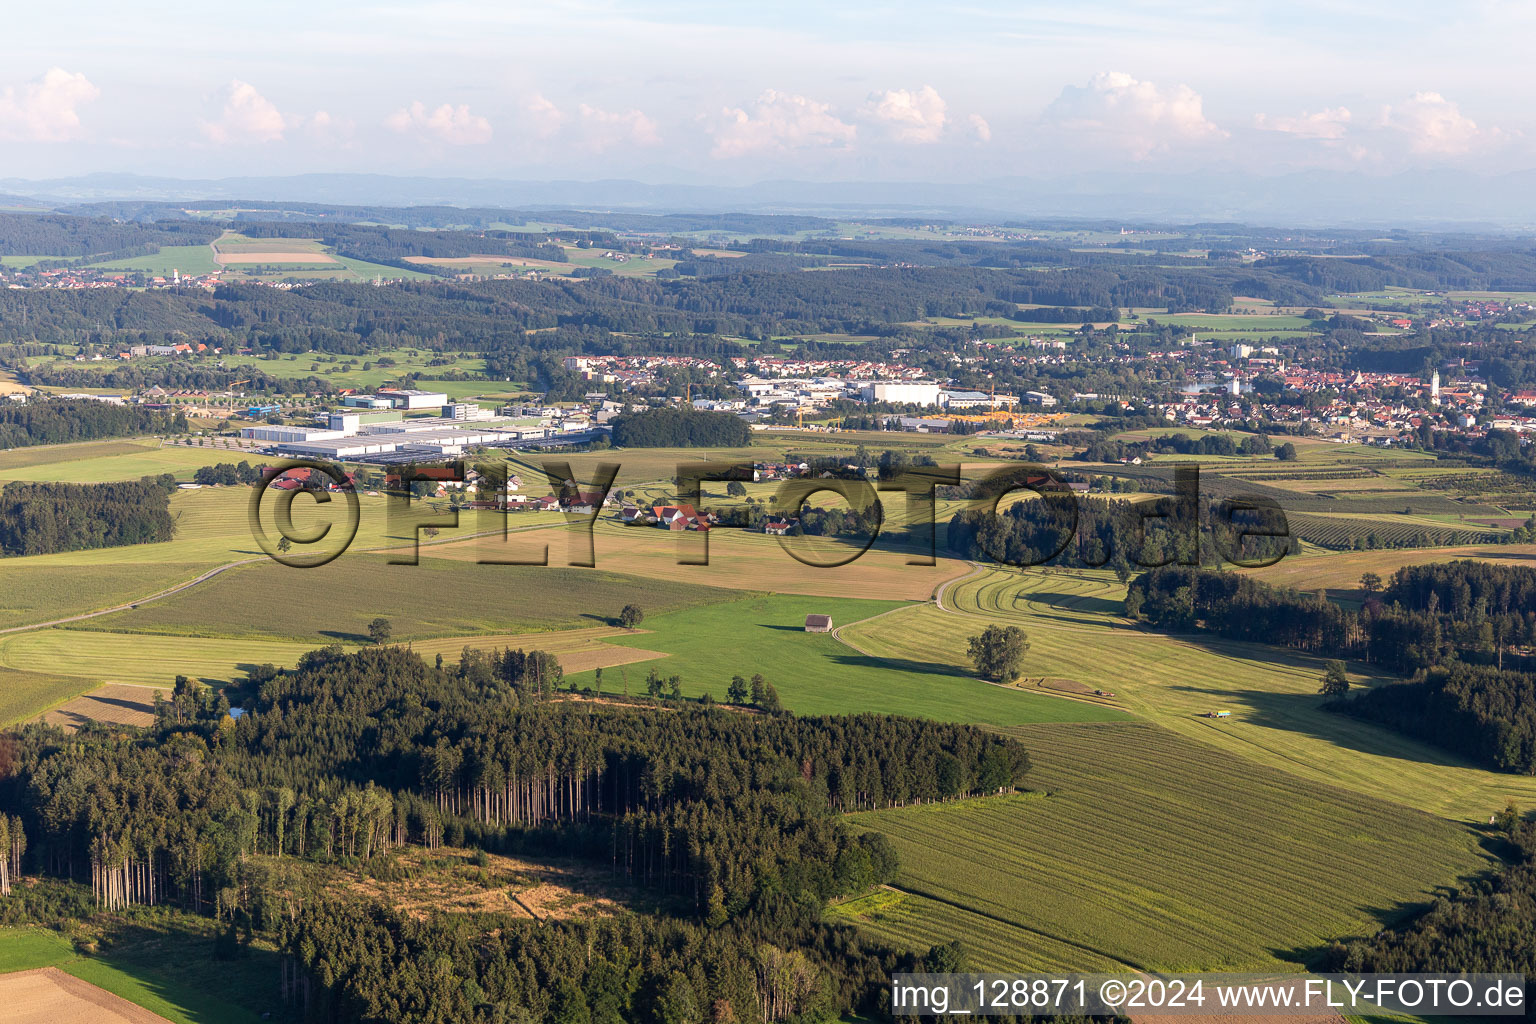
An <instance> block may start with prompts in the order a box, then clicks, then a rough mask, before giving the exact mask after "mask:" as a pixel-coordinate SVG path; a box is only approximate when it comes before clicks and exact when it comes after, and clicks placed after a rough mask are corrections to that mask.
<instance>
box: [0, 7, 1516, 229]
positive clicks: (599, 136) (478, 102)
mask: <svg viewBox="0 0 1536 1024" xmlns="http://www.w3.org/2000/svg"><path fill="white" fill-rule="evenodd" d="M1533 23H1536V13H1532V12H1530V11H1528V10H1526V9H1522V8H1519V7H1518V6H1517V5H1514V4H1509V3H1500V2H1492V0H1489V2H1480V3H1473V4H1468V5H1464V7H1463V8H1461V9H1457V10H1454V11H1447V10H1445V9H1443V8H1440V7H1434V8H1432V7H1430V6H1429V5H1428V4H1419V3H1415V4H1407V5H1403V4H1394V5H1391V6H1390V7H1389V6H1387V5H1385V4H1379V3H1358V4H1354V5H1349V6H1348V7H1347V8H1346V9H1344V10H1340V9H1339V8H1338V7H1337V6H1336V5H1330V6H1327V7H1324V6H1323V5H1320V4H1310V3H1304V4H1300V5H1297V4H1284V5H1281V4H1276V3H1259V4H1251V5H1233V4H1222V3H1203V2H1195V0H1184V2H1179V3H1172V4H1163V5H1157V6H1155V7H1154V6H1153V5H1147V4H1135V5H1129V6H1126V5H1111V4H1107V3H1088V4H1083V5H1078V6H1077V7H1075V8H1074V9H1073V10H1072V12H1070V13H1064V12H1062V11H1060V10H1057V9H1053V8H1051V7H1050V6H1048V5H1042V4H1034V3H1032V4H1026V5H1002V4H993V3H977V4H972V5H970V6H968V7H965V8H962V9H958V10H954V9H951V10H948V11H945V12H942V13H936V12H933V11H931V10H930V9H926V8H922V7H919V6H917V5H910V4H901V3H898V4H892V5H886V6H882V7H878V8H875V7H871V6H870V5H867V4H859V5H851V6H849V7H846V8H837V9H832V8H826V7H821V6H817V5H810V4H804V3H789V4H785V5H779V6H777V7H775V8H774V9H772V10H721V9H718V8H717V7H714V6H705V5H703V4H698V3H693V2H669V3H651V4H638V3H632V2H629V0H607V2H599V0H593V2H568V3H553V4H547V5H540V6H539V7H537V8H531V7H529V8H521V7H520V8H517V9H515V10H503V9H499V8H498V9H482V8H479V7H473V6H470V5H464V4H461V3H454V2H437V3H429V4H424V5H417V6H412V7H408V8H407V7H401V6H394V5H387V4H378V3H372V2H343V3H338V4H333V5H327V6H323V7H322V6H317V5H305V6H302V7H301V6H300V5H298V4H296V3H293V2H291V0H279V2H276V3H271V4H265V5H262V6H261V7H260V8H259V9H257V8H240V7H229V6H225V7H217V8H208V9H200V10H198V11H197V12H196V15H195V17H193V16H188V15H187V13H186V12H185V11H181V10H177V11H174V12H168V13H165V14H156V13H155V12H146V11H143V10H140V9H134V10H132V11H131V12H130V11H127V10H125V9H122V8H120V7H117V6H110V7H109V6H108V5H106V4H104V3H100V2H97V0H87V2H84V3H81V4H77V5H73V6H72V7H70V8H69V9H68V10H67V11H66V10H65V9H59V8H46V7H37V6H33V7H29V8H26V9H24V10H20V11H18V12H15V13H14V14H13V15H12V24H11V26H10V27H11V29H12V31H10V32H8V33H7V36H6V39H5V40H3V41H0V57H3V64H0V67H3V68H4V70H3V71H0V154H3V156H4V160H3V169H4V170H3V173H4V175H5V176H7V177H15V178H21V179H31V180H37V179H50V178H60V177H70V176H74V175H81V174H88V173H91V172H93V171H106V172H118V173H134V174H145V175H163V176H172V177H181V178H190V179H205V178H221V177H227V176H231V175H251V176H267V175H294V174H306V173H362V172H369V173H383V174H391V175H405V176H410V175H424V176H431V177H466V178H489V179H528V180H548V179H560V180H589V181H590V180H607V179H630V180H641V181H651V182H667V183H674V182H675V183H682V184H689V185H695V186H698V185H706V186H721V187H736V186H742V185H747V184H752V183H757V182H763V181H773V180H780V179H795V180H814V181H843V182H851V181H869V182H880V183H899V182H934V181H941V182H954V183H957V184H967V183H978V182H987V181H991V180H996V179H1000V178H1010V177H1016V176H1017V177H1024V178H1044V179H1058V178H1063V177H1067V176H1070V175H1074V174H1082V173H1097V172H1116V173H1127V174H1173V175H1178V174H1188V173H1194V172H1199V173H1201V174H1221V175H1229V176H1232V177H1234V178H1241V177H1244V176H1249V177H1255V178H1262V177H1268V176H1272V175H1284V174H1290V173H1298V172H1308V171H1319V172H1330V173H1335V174H1340V175H1359V176H1379V175H1395V174H1398V173H1400V172H1427V171H1436V170H1450V171H1458V172H1477V173H1480V174H1504V173H1509V172H1519V171H1525V170H1530V169H1532V168H1536V148H1533V146H1532V138H1533V131H1532V128H1533V126H1532V125H1531V124H1530V123H1529V122H1530V121H1531V119H1532V115H1531V114H1530V113H1529V112H1528V111H1527V110H1526V109H1525V108H1524V105H1523V104H1522V103H1521V102H1520V92H1519V90H1514V89H1510V88H1508V87H1507V86H1506V85H1505V84H1504V83H1501V82H1499V81H1497V80H1495V79H1493V78H1492V77H1491V76H1489V75H1488V74H1487V73H1486V69H1487V68H1489V67H1494V66H1500V65H1501V55H1502V56H1508V57H1509V60H1508V61H1507V62H1502V63H1503V64H1504V66H1511V67H1513V66H1522V65H1523V60H1524V57H1523V54H1519V53H1517V51H1518V50H1520V49H1522V48H1523V45H1524V44H1523V42H1522V41H1523V39H1524V38H1526V36H1527V34H1528V33H1527V31H1526V30H1527V29H1528V28H1529V27H1530V26H1531V25H1532V24H1533ZM145 52H153V53H155V54H156V60H155V61H154V66H153V67H152V68H146V67H145V62H144V60H143V57H142V55H143V54H144V53H145ZM1422 198H1423V199H1424V200H1425V201H1426V202H1428V201H1430V200H1432V199H1433V198H1434V197H1433V196H1431V195H1425V196H1424V197H1422Z"/></svg>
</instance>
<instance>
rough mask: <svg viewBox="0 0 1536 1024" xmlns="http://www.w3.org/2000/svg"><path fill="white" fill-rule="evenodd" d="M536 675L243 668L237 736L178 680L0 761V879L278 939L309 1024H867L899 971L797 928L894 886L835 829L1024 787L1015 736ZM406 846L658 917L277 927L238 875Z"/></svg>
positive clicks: (15, 748)
mask: <svg viewBox="0 0 1536 1024" xmlns="http://www.w3.org/2000/svg"><path fill="white" fill-rule="evenodd" d="M557 668H558V666H557V664H556V663H555V662H554V659H553V658H551V657H550V656H548V655H547V654H543V653H541V652H537V651H534V652H521V651H506V652H500V653H496V654H475V653H474V652H466V656H465V658H464V660H463V661H462V662H461V663H460V664H459V665H458V666H456V667H453V668H450V669H444V668H434V667H432V666H429V665H427V664H426V663H425V662H423V661H422V660H421V659H420V658H418V657H417V656H415V655H414V654H412V653H410V652H409V651H406V650H403V649H400V648H378V649H372V650H367V651H364V652H361V653H358V654H352V655H347V654H344V653H342V652H341V651H340V649H339V648H327V649H322V650H319V651H315V652H311V653H310V654H309V655H306V656H305V658H304V659H303V660H302V662H301V664H300V666H299V667H298V668H297V669H296V670H294V671H291V672H280V671H278V670H275V669H263V670H257V671H255V672H253V677H252V680H251V681H250V683H249V686H251V687H254V688H255V689H256V690H257V693H256V695H255V696H254V697H253V698H251V699H250V700H248V701H247V703H246V713H245V714H244V715H243V716H242V717H241V718H240V719H238V720H237V721H231V720H230V719H229V718H228V717H227V715H226V714H225V712H224V709H225V708H227V704H225V703H222V698H220V699H219V700H214V699H212V698H210V697H209V696H208V694H207V692H206V691H202V690H200V689H199V688H198V687H196V686H195V685H194V684H190V683H186V682H185V681H181V682H179V683H178V687H177V692H176V695H175V697H174V698H173V699H172V700H171V701H169V702H166V703H164V704H161V705H159V706H158V707H157V713H156V720H157V722H156V726H155V727H154V729H153V730H151V731H150V732H149V733H147V734H142V735H135V734H133V733H129V734H126V735H125V734H124V733H123V732H122V730H120V729H117V728H112V727H104V728H99V729H94V730H85V731H82V732H81V733H78V734H75V735H73V736H66V735H65V734H63V733H61V732H59V731H57V730H55V729H51V728H47V727H42V726H32V727H29V728H28V729H26V730H24V731H22V732H21V733H20V734H19V735H18V737H17V738H16V739H15V740H14V741H7V742H8V748H7V750H6V752H5V753H6V758H5V761H6V764H7V766H8V767H7V773H6V776H5V777H4V778H0V806H3V807H5V808H6V809H7V811H8V812H14V814H15V816H14V818H8V819H7V822H8V824H7V829H8V834H9V833H14V834H16V835H19V836H22V837H24V847H25V862H24V865H23V866H25V867H27V868H30V869H31V870H33V871H36V872H41V873H44V874H47V875H50V876H54V877H58V878H64V879H71V880H75V881H77V882H84V881H86V880H89V881H90V882H91V884H92V890H93V892H94V894H95V900H96V902H97V904H98V905H100V906H105V907H125V906H129V905H137V904H148V905H157V904H171V905H174V906H180V907H183V908H185V909H187V910H191V911H194V912H202V913H214V914H218V915H219V916H220V917H225V918H229V919H231V920H233V919H234V917H235V916H238V917H240V918H241V919H242V920H246V921H248V922H250V924H251V925H253V926H254V927H258V928H262V929H268V930H273V929H275V930H277V931H278V932H279V933H280V935H281V936H282V938H283V939H284V941H285V943H286V948H287V949H288V950H289V951H290V953H292V954H293V955H294V956H295V957H296V958H297V959H298V960H299V961H300V962H302V964H303V965H304V966H305V967H306V968H308V969H309V976H310V977H311V978H312V979H313V980H314V981H315V982H316V985H317V988H318V992H319V994H318V996H317V997H316V999H315V1000H314V1001H313V1003H312V1005H311V1013H312V1015H313V1019H316V1020H347V1021H350V1020H365V1019H379V1017H380V1015H382V1017H383V1018H385V1019H390V1020H402V1021H406V1020H472V1019H487V1020H492V1019H496V1020H499V1019H512V1018H508V1017H505V1016H501V1015H497V1014H495V1013H492V1012H491V1011H490V1010H488V1009H485V1008H483V1007H482V1005H481V1004H483V1003H485V1004H494V1005H499V1006H504V1007H505V1006H509V1005H513V1004H517V1005H524V1006H527V1005H540V1004H538V1001H539V1000H545V1001H549V1000H554V1001H556V1002H559V1001H561V1000H564V1001H567V1002H571V1003H575V1002H578V1001H581V1002H584V1003H585V1004H586V1005H587V1006H588V1007H589V1008H592V1009H596V1008H598V1007H605V1008H606V1009H604V1011H603V1012H604V1013H606V1014H607V1016H605V1017H604V1018H603V1019H609V1020H614V1019H626V1020H636V1019H641V1020H647V1019H656V1020H674V1019H698V1018H697V1017H690V1016H687V1015H684V1016H682V1017H677V1016H675V1015H674V1014H672V1013H670V1012H667V1013H662V1012H660V1011H656V1010H654V1009H653V1008H652V1007H651V1001H652V1000H668V999H673V1000H682V1001H684V1002H688V1001H690V1000H691V1001H692V1005H696V1006H703V1007H708V1006H712V1005H714V1004H715V1002H716V1001H717V1000H721V999H724V1000H727V1001H730V1002H731V1003H732V1004H733V1005H735V1006H737V1007H738V1009H737V1012H738V1013H740V1012H742V1009H741V1008H744V1007H752V1009H751V1010H750V1015H751V1017H752V1018H753V1019H766V1020H776V1021H777V1020H786V1019H789V1018H791V1017H793V1016H795V1015H796V1014H798V1013H801V1012H805V1011H809V1010H811V1009H830V1010H831V1011H833V1012H846V1011H850V1010H854V1009H863V1010H865V1011H871V1012H874V1011H878V1009H879V996H878V993H879V991H880V989H881V988H882V987H883V985H882V984H881V982H882V981H883V980H884V979H885V978H886V972H888V971H889V970H890V969H891V968H892V967H893V966H895V965H896V964H897V962H898V960H899V959H900V958H896V957H894V956H893V955H892V954H890V953H888V952H884V951H881V950H879V949H877V948H875V947H873V946H870V945H868V944H866V943H864V942H862V941H860V940H858V939H857V938H855V937H854V935H853V933H852V932H851V930H846V929H839V928H832V927H828V926H825V925H822V924H820V923H819V917H820V908H821V906H822V904H823V903H824V902H825V900H827V899H828V898H830V897H833V896H836V895H839V894H844V893H853V892H861V891H863V890H865V889H867V888H868V887H870V886H871V885H874V884H877V883H879V882H881V881H884V880H887V879H889V878H890V877H892V875H893V873H894V872H895V870H896V866H897V865H896V857H895V854H894V852H893V851H892V849H891V847H890V846H889V844H888V843H887V842H886V840H885V839H884V838H883V837H881V836H879V835H876V834H864V835H856V834H854V833H853V832H852V831H851V830H849V829H848V828H847V827H846V826H845V825H844V824H843V823H842V821H841V819H840V818H839V817H838V816H837V812H839V811H845V810H857V809H863V808H875V807H889V806H897V805H903V804H910V803H915V802H927V801H938V800H948V799H957V798H961V797H965V796H968V795H981V794H987V793H996V792H999V791H1005V790H1008V789H1011V788H1013V787H1014V786H1015V785H1016V784H1018V783H1019V782H1021V781H1022V780H1023V778H1024V777H1025V774H1026V773H1027V771H1028V769H1029V759H1028V756H1027V754H1026V753H1025V751H1024V750H1023V748H1022V747H1021V746H1019V744H1017V743H1016V742H1014V741H1011V740H1007V739H1004V738H1001V737H998V736H995V735H992V734H989V733H986V732H983V731H982V730H979V729H976V728H974V727H970V726H957V725H945V724H939V723H932V722H925V721H917V720H912V719H901V718H892V717H888V716H881V715H857V716H852V717H837V718H796V717H793V716H789V715H784V714H765V713H756V712H750V711H743V710H740V709H734V710H720V709H712V708H708V707H700V706H696V705H693V704H690V703H684V702H681V701H662V702H660V705H659V706H649V705H640V706H619V707H610V706H604V705H597V704H592V703H588V702H584V701H570V700H561V701H555V700H553V699H552V698H553V697H554V695H555V687H556V686H558V685H559V679H558V674H557V672H556V671H554V669H557ZM404 844H412V845H419V846H424V847H427V848H435V847H438V846H440V845H444V844H447V845H450V846H465V845H468V846H473V847H479V848H481V849H484V850H489V851H492V852H505V853H514V852H521V853H533V854H542V853H559V854H562V855H565V856H577V857H581V858H584V859H587V860H590V861H592V862H593V863H594V864H597V865H600V866H601V867H602V868H604V869H605V870H607V871H609V872H611V873H612V875H613V876H614V877H615V878H616V879H617V880H620V881H622V882H624V883H626V884H631V885H638V886H642V887H644V888H646V889H647V890H649V891H652V892H655V893H657V894H659V895H661V896H662V897H663V898H665V899H666V900H667V901H669V902H670V903H671V905H673V906H675V907H676V908H677V914H676V915H663V916H654V915H633V916H622V917H621V918H619V919H617V920H610V921H594V922H580V923H573V924H569V925H558V926H554V927H550V928H547V929H542V930H540V929H529V928H527V927H523V926H519V927H512V926H510V925H508V926H507V927H499V926H500V925H502V924H504V923H505V922H500V921H494V922H489V923H488V922H486V921H484V920H481V919H479V918H476V919H474V921H470V920H467V919H453V918H451V917H450V918H446V919H435V920H434V921H433V922H432V923H429V924H418V923H414V922H409V921H405V920H401V919H397V918H395V917H394V916H393V915H391V914H389V913H387V912H385V911H383V910H379V909H368V908H360V907H357V906H356V905H349V904H346V903H345V902H344V901H342V902H335V903H332V902H324V901H322V902H320V903H307V904H305V905H304V907H303V908H302V910H299V909H296V908H295V907H294V904H293V901H292V900H291V899H290V898H289V897H288V896H287V895H285V893H286V892H287V890H286V889H285V888H284V883H283V882H282V881H281V879H279V878H277V877H276V876H274V875H273V874H272V873H271V872H270V871H269V870H268V869H267V868H265V867H264V866H263V861H262V859H261V858H264V857H271V858H276V857H298V858H308V859H311V860H319V861H324V862H336V861H346V862H348V863H356V862H367V861H369V860H370V859H371V858H372V857H374V856H377V855H378V854H380V853H382V852H385V851H388V850H391V849H394V848H397V847H399V846H401V845H404ZM698 923H702V924H703V925H704V926H705V927H703V928H701V927H698ZM624 950H629V951H630V952H624ZM578 951H582V952H581V955H580V957H579V959H580V961H581V966H580V967H577V966H576V965H575V964H574V963H573V962H572V961H571V958H572V957H574V956H576V955H577V953H578ZM599 951H601V952H599ZM445 957H446V958H447V960H446V962H447V963H448V964H450V965H451V966H449V967H444V966H441V965H442V964H443V963H444V962H445V961H444V958H445ZM907 962H908V963H909V964H910V963H911V961H907ZM513 965H516V969H515V970H512V969H511V967H512V966H513ZM727 965H728V966H727ZM559 977H564V978H565V981H564V982H560V981H558V980H557V978H559ZM680 978H681V979H682V980H679V979H680ZM562 986H564V987H562ZM570 986H574V989H573V988H571V987H570ZM612 1000H617V1002H612ZM754 1000H757V1002H754ZM543 1005H546V1006H547V1003H546V1004H543ZM486 1014H490V1015H489V1016H486ZM532 1019H543V1018H542V1016H540V1015H539V1014H535V1015H534V1017H533V1018H532ZM583 1019H585V1018H583Z"/></svg>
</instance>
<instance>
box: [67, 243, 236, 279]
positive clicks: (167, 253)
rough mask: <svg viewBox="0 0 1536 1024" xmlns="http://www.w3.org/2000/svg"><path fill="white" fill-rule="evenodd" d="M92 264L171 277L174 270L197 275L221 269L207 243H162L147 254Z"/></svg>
mask: <svg viewBox="0 0 1536 1024" xmlns="http://www.w3.org/2000/svg"><path fill="white" fill-rule="evenodd" d="M91 266H93V267H95V268H97V269H99V270H126V271H130V272H131V271H139V272H140V273H144V274H151V275H155V276H159V277H169V276H171V272H172V271H174V270H179V271H181V272H182V273H183V274H191V275H193V276H197V275H201V274H213V273H216V272H217V271H218V269H219V264H218V263H217V262H216V261H215V260H214V258H213V250H212V249H210V248H209V247H208V246H206V245H162V246H161V247H160V251H159V252H154V253H150V254H149V255H147V256H132V257H129V258H128V259H122V260H109V261H107V262H104V263H93V264H91Z"/></svg>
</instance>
